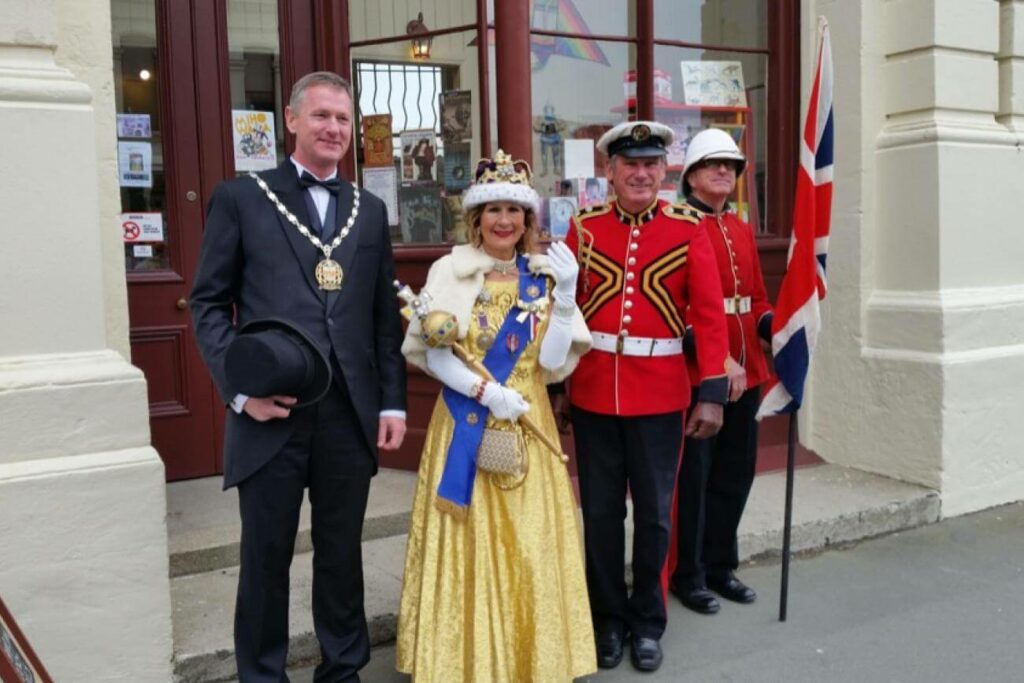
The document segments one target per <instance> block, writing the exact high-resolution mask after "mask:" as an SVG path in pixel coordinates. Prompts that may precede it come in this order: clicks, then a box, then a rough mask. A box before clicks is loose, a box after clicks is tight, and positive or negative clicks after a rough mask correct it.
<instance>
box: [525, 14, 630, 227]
mask: <svg viewBox="0 0 1024 683" xmlns="http://www.w3.org/2000/svg"><path fill="white" fill-rule="evenodd" d="M633 6H634V4H633V3H625V2H602V1H599V0H586V1H582V0H575V1H573V2H565V1H564V0H562V1H557V0H554V1H550V2H549V1H548V0H536V1H535V3H534V5H533V12H532V15H531V19H530V21H531V24H530V30H531V36H530V53H531V65H532V67H533V77H532V103H533V171H534V186H535V187H536V188H537V191H538V192H539V193H540V195H541V197H542V207H541V221H540V222H541V225H542V226H543V227H544V230H545V231H546V232H547V233H548V234H549V235H551V236H554V237H561V236H564V235H565V233H566V231H567V230H568V227H569V220H570V218H571V217H572V214H573V213H574V212H575V211H577V210H578V209H581V208H584V207H586V206H590V205H593V204H598V203H603V202H604V201H605V200H606V198H607V195H608V184H607V179H606V177H605V169H604V164H605V159H604V156H603V155H601V154H599V153H598V152H597V150H596V147H595V145H596V142H597V140H598V139H599V138H600V137H601V135H602V134H603V133H604V132H605V131H607V130H608V129H609V128H611V127H612V126H614V125H615V124H617V123H620V122H621V121H625V120H627V119H628V118H631V111H630V108H629V107H628V106H627V98H628V97H629V96H630V92H631V88H632V85H633V84H632V78H633V76H632V74H633V73H635V69H636V47H635V45H634V44H633V41H632V39H631V38H629V37H628V36H627V37H623V38H622V40H620V41H617V40H608V39H595V38H594V36H595V35H600V36H603V37H614V36H619V35H624V34H625V33H631V32H632V31H631V29H630V30H626V29H627V28H628V27H629V26H631V25H632V24H633V23H634V22H633V20H632V18H631V17H632V12H633ZM549 32H550V33H549ZM632 92H633V96H634V97H635V89H633V90H632ZM634 118H635V117H634Z"/></svg>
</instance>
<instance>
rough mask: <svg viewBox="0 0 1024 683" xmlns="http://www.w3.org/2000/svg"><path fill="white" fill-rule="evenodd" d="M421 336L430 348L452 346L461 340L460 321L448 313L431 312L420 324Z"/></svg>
mask: <svg viewBox="0 0 1024 683" xmlns="http://www.w3.org/2000/svg"><path fill="white" fill-rule="evenodd" d="M420 328H421V331H420V336H421V337H422V338H423V342H424V343H425V344H426V345H427V346H429V347H430V348H432V349H434V348H438V347H444V346H451V345H452V344H454V343H455V341H456V340H457V339H458V338H459V321H458V320H456V318H455V315H454V314H452V313H448V312H447V311H431V312H430V313H427V316H426V317H425V318H423V320H422V321H421V323H420Z"/></svg>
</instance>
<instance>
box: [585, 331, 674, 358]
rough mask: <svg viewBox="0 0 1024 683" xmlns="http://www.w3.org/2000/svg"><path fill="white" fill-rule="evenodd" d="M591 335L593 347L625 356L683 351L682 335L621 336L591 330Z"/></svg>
mask: <svg viewBox="0 0 1024 683" xmlns="http://www.w3.org/2000/svg"><path fill="white" fill-rule="evenodd" d="M590 335H591V336H592V337H593V338H594V346H593V348H595V349H597V350H598V351H606V352H608V353H619V354H622V355H623V356H678V355H679V354H681V353H682V352H683V338H682V337H670V338H667V339H653V338H651V337H619V336H617V335H614V334H607V333H605V332H591V333H590Z"/></svg>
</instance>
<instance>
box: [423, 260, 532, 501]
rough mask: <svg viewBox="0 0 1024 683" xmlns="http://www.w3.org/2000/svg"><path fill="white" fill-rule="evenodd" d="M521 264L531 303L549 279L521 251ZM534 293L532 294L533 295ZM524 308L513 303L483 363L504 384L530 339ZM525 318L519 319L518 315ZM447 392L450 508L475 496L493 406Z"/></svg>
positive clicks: (444, 491) (445, 483)
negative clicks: (478, 465)
mask: <svg viewBox="0 0 1024 683" xmlns="http://www.w3.org/2000/svg"><path fill="white" fill-rule="evenodd" d="M516 263H517V265H518V266H519V301H521V302H524V303H527V304H528V303H530V302H531V301H533V300H535V299H541V298H544V297H545V296H546V292H545V288H546V287H545V285H546V279H545V278H544V276H543V275H534V274H532V273H530V272H529V270H528V269H527V263H528V261H527V259H526V257H525V256H523V255H521V254H520V255H519V257H518V258H517V259H516ZM531 293H532V294H533V296H531ZM521 313H523V309H521V308H520V307H519V306H518V305H513V306H512V308H511V309H510V310H509V312H508V315H507V316H506V317H505V322H503V323H502V325H501V329H500V330H498V334H497V336H496V337H495V339H494V344H493V345H492V346H491V348H490V349H488V351H487V355H486V356H484V359H483V363H484V365H485V366H486V367H487V369H488V370H490V372H491V374H492V375H494V378H495V379H496V380H497V381H498V382H500V383H501V384H504V383H505V381H506V380H507V379H508V376H509V375H510V374H512V369H513V368H514V367H515V365H516V362H517V361H518V360H519V356H520V354H522V352H523V350H524V349H525V348H526V345H527V344H528V343H529V341H530V331H531V325H532V323H533V321H532V319H531V318H532V316H531V315H522V316H520V314H521ZM520 317H521V318H522V320H518V318H520ZM512 335H518V339H519V340H520V341H519V343H518V344H512V345H510V344H509V343H508V340H509V338H510V337H511V336H512ZM441 395H442V396H444V402H445V405H446V406H447V407H448V412H449V413H450V414H451V416H452V419H453V420H454V421H455V432H454V433H453V434H452V442H451V444H450V445H449V446H448V456H447V459H446V460H445V463H444V472H443V473H442V475H441V483H440V484H439V485H438V487H437V496H438V502H439V503H440V505H439V507H442V509H445V508H447V509H449V510H451V506H455V508H456V509H458V508H463V509H464V508H466V507H467V506H468V505H469V501H470V500H471V499H472V497H473V480H474V479H475V477H476V452H477V450H478V449H479V448H480V440H481V439H483V436H484V425H486V424H487V416H488V415H489V414H490V410H488V409H487V408H486V407H484V406H483V405H481V404H480V403H478V402H477V401H476V399H473V398H470V397H468V396H463V395H462V394H460V393H459V392H457V391H453V390H452V389H449V388H448V387H444V389H443V390H442V392H441Z"/></svg>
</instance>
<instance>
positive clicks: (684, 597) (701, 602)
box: [669, 583, 722, 614]
mask: <svg viewBox="0 0 1024 683" xmlns="http://www.w3.org/2000/svg"><path fill="white" fill-rule="evenodd" d="M669 588H670V589H671V590H672V594H673V595H675V596H676V597H677V598H679V602H681V603H683V605H684V606H685V607H687V608H689V609H692V610H693V611H694V612H698V613H700V614H717V613H718V610H719V609H721V607H722V606H721V605H719V604H718V600H715V596H714V595H712V594H711V591H709V590H708V589H707V588H705V587H704V586H701V587H700V588H688V589H683V588H680V587H679V586H677V585H676V584H674V583H673V584H671V585H670V586H669Z"/></svg>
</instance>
